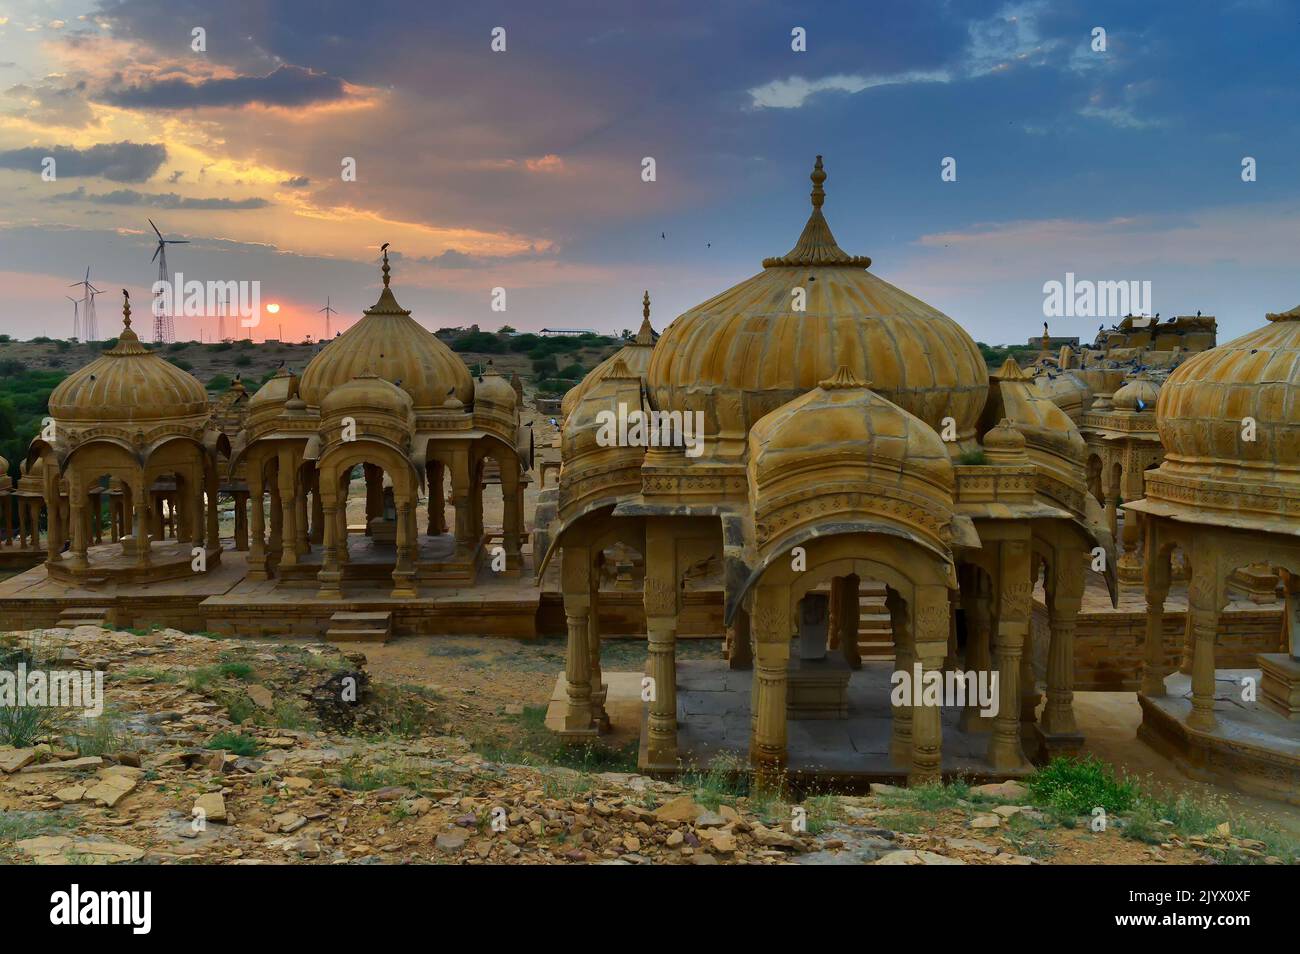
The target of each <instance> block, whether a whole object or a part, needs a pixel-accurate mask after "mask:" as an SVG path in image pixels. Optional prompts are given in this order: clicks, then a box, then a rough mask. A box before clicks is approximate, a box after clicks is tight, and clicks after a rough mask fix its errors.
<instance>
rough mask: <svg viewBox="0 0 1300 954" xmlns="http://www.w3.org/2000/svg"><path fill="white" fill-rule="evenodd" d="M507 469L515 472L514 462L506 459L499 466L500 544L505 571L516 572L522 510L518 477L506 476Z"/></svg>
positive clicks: (519, 556)
mask: <svg viewBox="0 0 1300 954" xmlns="http://www.w3.org/2000/svg"><path fill="white" fill-rule="evenodd" d="M507 468H510V469H513V470H515V471H517V470H518V469H519V468H518V466H517V465H516V464H515V462H514V461H513V460H512V459H510V458H507V460H506V463H504V464H502V465H501V501H502V505H503V507H504V510H503V512H502V521H501V537H502V544H503V545H504V547H505V551H506V569H507V570H510V571H514V572H518V571H519V569H520V568H521V567H522V566H523V556H522V551H521V548H520V539H521V537H522V534H523V509H522V508H521V507H520V503H521V500H520V497H521V494H520V493H519V475H518V474H514V475H512V476H507V473H506V471H507Z"/></svg>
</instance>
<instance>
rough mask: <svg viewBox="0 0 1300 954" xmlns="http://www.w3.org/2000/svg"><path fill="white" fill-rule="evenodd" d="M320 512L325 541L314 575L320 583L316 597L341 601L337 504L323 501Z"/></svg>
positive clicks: (331, 500) (341, 574)
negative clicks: (319, 562) (322, 517)
mask: <svg viewBox="0 0 1300 954" xmlns="http://www.w3.org/2000/svg"><path fill="white" fill-rule="evenodd" d="M322 512H323V513H324V525H323V529H324V536H325V539H324V541H323V547H324V550H323V553H322V558H321V568H320V572H319V573H317V574H316V580H317V582H319V583H320V590H319V592H318V593H317V594H316V595H317V597H318V598H319V599H322V600H341V599H343V586H342V584H343V572H342V569H341V568H340V566H339V547H338V544H339V521H338V502H337V501H336V500H335V499H334V498H330V499H329V500H328V501H325V502H324V503H323V505H322Z"/></svg>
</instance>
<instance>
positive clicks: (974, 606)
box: [960, 566, 993, 732]
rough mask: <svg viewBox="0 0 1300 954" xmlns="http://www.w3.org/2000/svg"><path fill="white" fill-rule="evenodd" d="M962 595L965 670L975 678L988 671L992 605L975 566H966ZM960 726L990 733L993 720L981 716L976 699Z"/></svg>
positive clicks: (985, 577)
mask: <svg viewBox="0 0 1300 954" xmlns="http://www.w3.org/2000/svg"><path fill="white" fill-rule="evenodd" d="M961 595H962V603H963V609H964V615H965V618H966V671H967V672H973V673H976V674H977V675H978V674H979V673H986V672H991V671H992V669H993V655H992V652H991V643H992V641H993V602H992V594H991V592H990V589H989V578H988V575H987V574H986V573H984V572H983V571H982V570H980V569H979V568H978V567H974V566H972V567H968V568H967V574H966V578H965V580H964V581H963V583H962V592H961ZM960 725H961V728H962V731H964V732H990V731H992V729H993V720H992V719H990V718H985V717H984V716H983V715H981V710H980V704H979V699H978V698H976V699H967V700H966V705H965V707H964V708H963V709H962V711H961V721H960Z"/></svg>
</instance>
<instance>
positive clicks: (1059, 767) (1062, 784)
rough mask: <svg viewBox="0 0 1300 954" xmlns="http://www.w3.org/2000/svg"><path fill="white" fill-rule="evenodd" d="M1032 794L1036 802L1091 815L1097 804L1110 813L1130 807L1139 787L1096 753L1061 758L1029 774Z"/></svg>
mask: <svg viewBox="0 0 1300 954" xmlns="http://www.w3.org/2000/svg"><path fill="white" fill-rule="evenodd" d="M1027 781H1028V786H1029V794H1030V797H1031V798H1032V799H1033V801H1034V802H1035V803H1036V804H1039V805H1045V806H1048V807H1051V808H1055V809H1059V810H1061V811H1064V812H1069V813H1070V814H1073V815H1089V814H1091V813H1092V810H1093V809H1094V808H1097V807H1101V808H1104V809H1105V810H1106V811H1107V812H1108V813H1109V814H1118V813H1120V812H1125V811H1128V810H1129V809H1130V808H1132V807H1133V805H1134V802H1135V801H1136V799H1137V787H1136V786H1135V785H1134V784H1133V783H1132V782H1130V781H1128V780H1127V779H1122V780H1121V779H1118V778H1116V777H1115V773H1114V770H1113V769H1111V767H1110V766H1109V765H1107V764H1106V763H1104V762H1101V761H1098V760H1097V759H1096V758H1094V757H1093V756H1091V755H1090V756H1087V757H1086V758H1082V759H1077V758H1058V759H1053V760H1052V761H1051V762H1050V763H1049V764H1048V765H1046V766H1044V767H1043V768H1041V769H1039V770H1038V771H1037V772H1035V773H1034V774H1033V775H1031V776H1030V777H1029V779H1028V780H1027Z"/></svg>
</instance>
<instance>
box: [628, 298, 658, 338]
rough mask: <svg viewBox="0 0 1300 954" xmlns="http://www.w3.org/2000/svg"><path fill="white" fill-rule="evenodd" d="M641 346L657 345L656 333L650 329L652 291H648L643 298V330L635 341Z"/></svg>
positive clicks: (641, 329) (638, 332)
mask: <svg viewBox="0 0 1300 954" xmlns="http://www.w3.org/2000/svg"><path fill="white" fill-rule="evenodd" d="M633 340H634V341H635V342H636V343H637V344H639V345H653V344H654V343H655V331H654V329H653V328H651V327H650V291H649V289H647V290H646V293H645V295H644V296H643V297H642V298H641V328H640V330H638V331H637V333H636V338H634V339H633Z"/></svg>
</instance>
